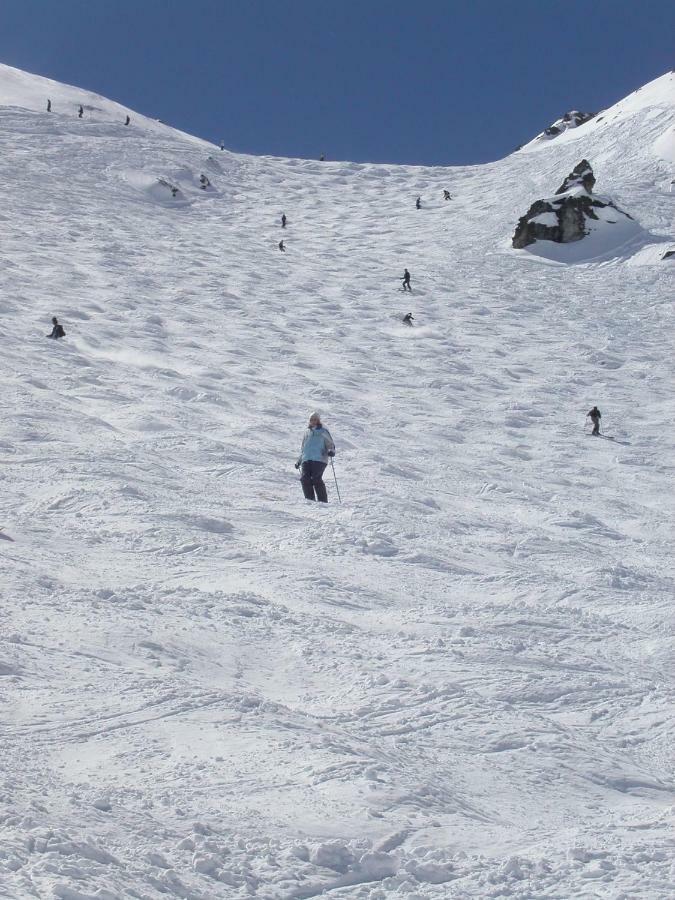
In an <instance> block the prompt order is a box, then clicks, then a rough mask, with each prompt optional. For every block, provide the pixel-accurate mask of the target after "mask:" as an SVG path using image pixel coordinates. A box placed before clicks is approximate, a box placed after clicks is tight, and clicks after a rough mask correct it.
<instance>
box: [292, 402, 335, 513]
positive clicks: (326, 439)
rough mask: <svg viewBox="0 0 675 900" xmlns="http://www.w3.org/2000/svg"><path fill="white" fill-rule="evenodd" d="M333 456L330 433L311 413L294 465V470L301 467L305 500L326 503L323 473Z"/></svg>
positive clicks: (317, 417)
mask: <svg viewBox="0 0 675 900" xmlns="http://www.w3.org/2000/svg"><path fill="white" fill-rule="evenodd" d="M333 456H335V444H334V443H333V438H332V437H331V436H330V431H329V430H328V429H327V428H324V427H323V425H322V424H321V417H320V416H319V414H318V413H312V415H311V416H310V417H309V425H308V427H307V431H306V432H305V434H304V436H303V438H302V446H301V447H300V456H299V457H298V461H297V462H296V464H295V468H296V469H299V468H300V467H301V466H302V476H301V478H300V483H301V484H302V491H303V493H304V495H305V497H306V499H307V500H318V501H319V502H320V503H328V494H327V493H326V485H325V484H324V482H323V473H324V470H325V468H326V466H327V465H328V460H329V459H330V458H332V457H333Z"/></svg>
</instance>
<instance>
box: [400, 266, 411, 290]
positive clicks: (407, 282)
mask: <svg viewBox="0 0 675 900" xmlns="http://www.w3.org/2000/svg"><path fill="white" fill-rule="evenodd" d="M402 281H403V290H404V291H410V293H412V288H411V287H410V272H409V271H408V270H407V269H404V270H403V279H402Z"/></svg>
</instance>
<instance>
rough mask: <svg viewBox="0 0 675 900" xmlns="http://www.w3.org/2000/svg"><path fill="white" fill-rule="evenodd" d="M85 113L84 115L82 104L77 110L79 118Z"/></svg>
mask: <svg viewBox="0 0 675 900" xmlns="http://www.w3.org/2000/svg"><path fill="white" fill-rule="evenodd" d="M83 115H84V107H83V106H81V107H80V108H79V110H78V111H77V118H78V119H81V118H82V116H83Z"/></svg>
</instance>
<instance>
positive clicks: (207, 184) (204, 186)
mask: <svg viewBox="0 0 675 900" xmlns="http://www.w3.org/2000/svg"><path fill="white" fill-rule="evenodd" d="M199 185H200V187H201V189H202V190H203V191H205V190H206V189H207V187H211V182H210V181H209V179H208V178H207V177H206V175H200V176H199Z"/></svg>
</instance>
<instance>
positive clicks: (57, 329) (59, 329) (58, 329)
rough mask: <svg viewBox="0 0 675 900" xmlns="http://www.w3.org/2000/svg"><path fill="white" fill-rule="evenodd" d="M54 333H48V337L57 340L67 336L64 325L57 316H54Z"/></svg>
mask: <svg viewBox="0 0 675 900" xmlns="http://www.w3.org/2000/svg"><path fill="white" fill-rule="evenodd" d="M52 325H53V328H52V333H51V334H48V335H47V337H50V338H54V339H55V340H57V339H58V338H62V337H65V336H66V332H65V331H64V329H63V325H61V324H60V323H59V320H58V319H57V318H56V316H52Z"/></svg>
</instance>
